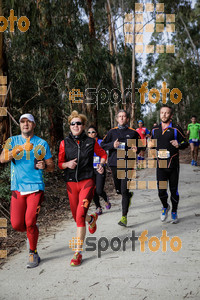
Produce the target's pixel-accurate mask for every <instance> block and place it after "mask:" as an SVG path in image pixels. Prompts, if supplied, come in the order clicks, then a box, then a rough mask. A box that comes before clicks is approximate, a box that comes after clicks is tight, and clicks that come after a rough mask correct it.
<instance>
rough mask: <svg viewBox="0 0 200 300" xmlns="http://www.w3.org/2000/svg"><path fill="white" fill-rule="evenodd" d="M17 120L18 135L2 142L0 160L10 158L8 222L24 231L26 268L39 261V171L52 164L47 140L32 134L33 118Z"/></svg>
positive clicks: (50, 168) (41, 192)
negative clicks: (26, 247) (28, 246)
mask: <svg viewBox="0 0 200 300" xmlns="http://www.w3.org/2000/svg"><path fill="white" fill-rule="evenodd" d="M19 122H20V129H21V135H17V136H13V137H11V138H9V139H8V140H7V141H6V143H5V145H4V147H3V148H4V149H3V151H2V153H1V156H0V162H1V163H7V162H9V161H11V191H12V197H11V205H10V216H11V224H12V227H13V228H14V229H15V230H17V231H22V232H23V231H26V232H27V238H28V240H29V245H30V253H29V262H28V264H27V267H28V268H34V267H36V266H38V264H39V262H40V257H39V255H38V253H37V241H38V235H39V231H38V227H37V226H36V221H37V216H38V214H39V211H40V205H41V203H42V201H43V199H44V179H43V170H44V169H45V171H47V172H52V171H53V170H54V163H53V160H52V156H51V152H50V149H49V145H48V144H47V142H46V141H45V140H43V139H41V138H39V137H37V136H35V135H34V128H35V126H36V124H35V120H34V117H33V116H32V115H31V114H24V115H22V116H21V117H20V120H19Z"/></svg>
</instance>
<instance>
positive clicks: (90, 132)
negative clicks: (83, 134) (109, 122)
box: [88, 131, 96, 134]
mask: <svg viewBox="0 0 200 300" xmlns="http://www.w3.org/2000/svg"><path fill="white" fill-rule="evenodd" d="M92 133H96V131H88V134H92Z"/></svg>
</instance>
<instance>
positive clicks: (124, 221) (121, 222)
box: [118, 216, 127, 227]
mask: <svg viewBox="0 0 200 300" xmlns="http://www.w3.org/2000/svg"><path fill="white" fill-rule="evenodd" d="M118 225H120V226H125V227H126V225H127V217H126V216H122V218H121V220H120V221H119V222H118Z"/></svg>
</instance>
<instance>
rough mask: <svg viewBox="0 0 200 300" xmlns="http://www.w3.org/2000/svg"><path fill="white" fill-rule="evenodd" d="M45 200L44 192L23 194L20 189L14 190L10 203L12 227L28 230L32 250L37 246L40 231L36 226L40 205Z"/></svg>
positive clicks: (18, 229)
mask: <svg viewBox="0 0 200 300" xmlns="http://www.w3.org/2000/svg"><path fill="white" fill-rule="evenodd" d="M43 200H44V192H43V191H38V192H36V193H32V194H28V195H24V196H22V195H21V194H20V192H18V191H12V197H11V204H10V220H11V224H12V227H13V228H14V229H15V230H17V231H21V232H23V231H26V232H27V237H28V240H29V245H30V250H32V251H34V250H36V248H37V240H38V235H39V231H38V228H37V226H36V221H37V216H38V214H39V212H40V205H41V203H42V201H43Z"/></svg>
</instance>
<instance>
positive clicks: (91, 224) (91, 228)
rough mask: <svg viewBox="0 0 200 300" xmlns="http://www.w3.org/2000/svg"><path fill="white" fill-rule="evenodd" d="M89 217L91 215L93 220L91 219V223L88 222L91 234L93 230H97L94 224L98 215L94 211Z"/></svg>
mask: <svg viewBox="0 0 200 300" xmlns="http://www.w3.org/2000/svg"><path fill="white" fill-rule="evenodd" d="M90 217H93V220H92V223H89V227H88V229H89V232H90V233H91V234H93V233H95V231H96V230H97V224H96V221H97V219H98V215H97V213H94V214H91V215H90Z"/></svg>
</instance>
